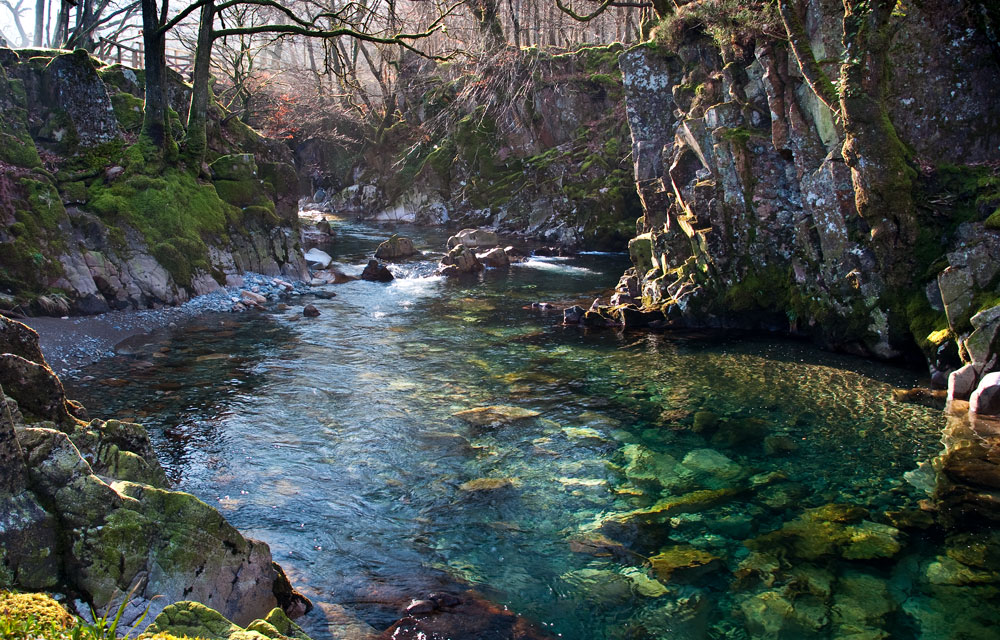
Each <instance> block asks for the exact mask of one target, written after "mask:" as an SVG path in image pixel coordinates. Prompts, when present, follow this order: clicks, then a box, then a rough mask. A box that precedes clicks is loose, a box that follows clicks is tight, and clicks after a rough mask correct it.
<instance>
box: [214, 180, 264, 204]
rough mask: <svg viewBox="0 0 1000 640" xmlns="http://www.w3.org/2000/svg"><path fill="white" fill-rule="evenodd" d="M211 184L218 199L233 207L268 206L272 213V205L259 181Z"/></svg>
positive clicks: (219, 181)
mask: <svg viewBox="0 0 1000 640" xmlns="http://www.w3.org/2000/svg"><path fill="white" fill-rule="evenodd" d="M213 184H214V185H215V190H216V192H217V193H218V194H219V197H220V198H221V199H222V200H224V201H225V202H228V203H229V204H231V205H233V206H236V207H240V208H243V207H249V206H253V205H257V206H263V207H267V206H268V204H270V208H271V210H272V211H274V203H273V202H271V201H270V199H268V197H267V195H266V194H265V193H264V188H263V185H262V184H261V182H260V180H257V179H252V180H216V181H215V182H214V183H213Z"/></svg>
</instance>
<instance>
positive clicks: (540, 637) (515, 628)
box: [379, 591, 552, 640]
mask: <svg viewBox="0 0 1000 640" xmlns="http://www.w3.org/2000/svg"><path fill="white" fill-rule="evenodd" d="M460 599H461V602H460V603H458V604H456V605H454V606H451V607H446V608H442V609H439V610H437V611H435V612H434V613H432V614H429V615H421V616H419V617H414V616H407V617H405V618H403V619H402V620H399V621H398V622H396V623H395V624H393V625H392V626H391V627H389V628H388V629H386V630H385V631H383V632H382V635H380V636H379V638H381V639H382V640H426V639H429V638H455V639H456V640H457V639H458V638H477V639H483V640H486V639H490V638H496V639H498V640H499V639H501V638H504V639H506V638H516V639H517V640H552V636H550V635H549V634H547V633H545V631H543V630H542V629H541V627H539V626H538V625H535V624H534V623H532V622H530V621H528V620H527V619H525V618H523V617H521V616H518V615H517V614H515V613H513V612H511V611H510V610H508V609H507V607H501V606H499V605H497V604H494V603H492V602H490V601H489V600H486V599H485V598H483V597H482V596H480V595H478V594H476V593H475V592H473V591H467V592H465V593H463V594H461V595H460Z"/></svg>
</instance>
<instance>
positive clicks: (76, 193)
mask: <svg viewBox="0 0 1000 640" xmlns="http://www.w3.org/2000/svg"><path fill="white" fill-rule="evenodd" d="M61 190H62V195H63V200H64V201H66V202H74V203H84V202H86V201H87V197H88V193H87V183H85V182H83V181H82V180H78V181H76V182H67V183H65V184H63V185H62V186H61Z"/></svg>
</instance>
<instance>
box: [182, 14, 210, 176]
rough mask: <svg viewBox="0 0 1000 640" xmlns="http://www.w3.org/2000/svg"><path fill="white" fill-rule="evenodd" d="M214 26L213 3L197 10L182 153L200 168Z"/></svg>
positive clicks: (205, 145)
mask: <svg viewBox="0 0 1000 640" xmlns="http://www.w3.org/2000/svg"><path fill="white" fill-rule="evenodd" d="M214 22H215V3H214V2H207V3H205V4H204V5H203V6H202V7H201V19H200V22H199V23H198V42H197V44H196V46H195V50H194V72H193V73H192V74H191V85H192V88H191V108H190V109H189V110H188V121H187V133H186V135H185V137H184V150H185V152H186V153H187V154H188V156H189V157H190V158H191V160H192V161H193V162H194V165H195V167H196V168H197V167H200V166H201V163H202V162H203V161H204V160H205V151H206V150H207V149H208V131H207V127H208V98H209V93H210V91H209V81H210V79H211V78H210V76H211V66H212V25H213V24H214Z"/></svg>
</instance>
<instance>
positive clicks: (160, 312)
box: [21, 273, 311, 376]
mask: <svg viewBox="0 0 1000 640" xmlns="http://www.w3.org/2000/svg"><path fill="white" fill-rule="evenodd" d="M277 282H280V281H276V280H275V279H274V278H272V277H271V276H265V275H261V274H258V273H246V274H243V286H240V287H227V288H225V289H220V290H219V291H216V292H214V293H209V294H206V295H203V296H198V297H197V298H193V299H191V300H189V301H188V302H186V303H184V304H183V305H181V306H179V307H166V308H163V309H146V310H142V311H114V312H111V313H104V314H101V315H97V316H82V317H72V318H28V319H27V320H22V321H21V322H24V323H25V324H27V325H28V326H29V327H31V328H33V329H34V330H35V331H37V332H38V335H39V337H40V343H41V347H42V353H43V354H44V355H45V359H46V360H47V361H48V363H49V365H50V366H51V367H52V369H53V370H54V371H55V372H56V373H57V374H59V375H60V376H65V375H72V374H73V373H75V372H76V371H78V370H79V369H80V368H82V367H84V366H86V365H88V364H90V363H92V362H96V361H97V360H100V359H101V358H106V357H109V356H113V355H114V354H115V346H116V345H118V344H120V343H121V342H122V341H123V340H126V339H128V338H131V337H132V336H136V335H142V334H146V333H150V332H152V331H155V330H156V329H161V328H163V327H168V326H171V325H180V324H183V323H184V322H187V321H189V320H191V319H193V318H195V317H197V316H199V315H201V314H204V313H212V312H233V311H241V310H243V309H245V308H246V306H247V305H246V304H244V301H243V298H244V295H245V294H244V292H250V293H253V294H255V295H257V296H264V297H265V298H267V301H268V302H278V301H281V300H286V301H287V300H290V299H294V298H296V297H299V296H302V295H303V294H306V293H309V292H311V288H310V287H309V285H308V284H306V283H304V282H296V283H285V284H277ZM285 285H290V286H291V290H290V291H289V290H288V286H285Z"/></svg>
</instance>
